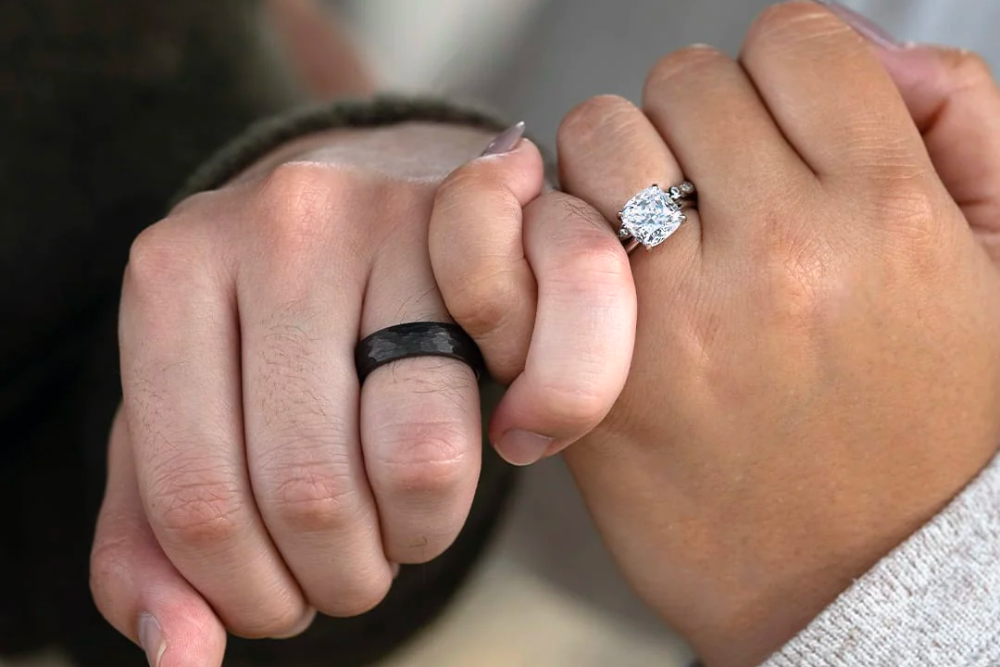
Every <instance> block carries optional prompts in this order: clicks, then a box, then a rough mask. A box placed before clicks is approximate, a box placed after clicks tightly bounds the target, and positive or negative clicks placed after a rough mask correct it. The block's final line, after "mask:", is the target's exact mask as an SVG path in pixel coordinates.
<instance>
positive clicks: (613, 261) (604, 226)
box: [532, 195, 632, 292]
mask: <svg viewBox="0 0 1000 667" xmlns="http://www.w3.org/2000/svg"><path fill="white" fill-rule="evenodd" d="M546 209H548V210H545V211H542V212H541V218H540V220H541V221H542V222H543V224H547V225H551V226H552V227H553V230H552V231H551V232H550V231H549V230H546V231H545V234H546V236H547V237H552V238H554V239H555V241H554V242H553V245H554V246H555V247H558V248H563V249H564V250H565V252H561V253H559V254H558V255H553V257H555V258H556V260H557V261H558V262H559V266H558V267H557V270H556V271H555V272H554V273H555V274H556V275H564V276H573V279H572V280H569V281H567V285H568V286H573V285H575V286H576V287H575V289H577V290H583V291H587V292H590V291H592V289H593V287H595V286H597V287H598V288H600V289H601V290H602V291H605V290H611V291H615V290H619V289H621V287H622V286H623V285H625V284H627V283H630V282H631V279H632V278H631V276H632V267H631V265H630V263H629V259H628V255H627V254H626V253H625V251H624V249H623V248H622V245H621V242H620V241H618V239H617V238H616V236H615V235H614V233H613V232H612V231H611V226H610V225H609V224H608V222H607V220H605V219H604V217H603V216H602V215H601V214H600V213H599V212H598V211H596V210H595V209H593V208H592V207H590V206H589V205H587V204H586V203H584V202H583V201H581V200H578V199H575V198H573V197H570V196H566V195H559V196H558V197H553V198H550V199H549V200H548V202H547V206H546ZM536 212H537V210H535V211H532V217H535V213H536Z"/></svg>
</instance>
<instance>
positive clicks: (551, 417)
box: [490, 193, 636, 465]
mask: <svg viewBox="0 0 1000 667" xmlns="http://www.w3.org/2000/svg"><path fill="white" fill-rule="evenodd" d="M524 216H525V218H524V219H525V222H524V243H525V251H526V254H527V256H528V261H529V263H530V264H531V268H532V271H533V273H534V275H535V279H536V280H537V281H538V307H537V312H536V315H535V326H534V331H533V332H532V335H531V344H530V347H529V349H528V356H527V361H526V363H525V367H524V372H523V373H521V375H520V376H519V377H518V378H517V379H516V380H515V381H514V383H513V384H512V385H511V387H510V389H509V390H508V391H507V393H506V394H505V395H504V398H503V400H502V401H501V403H500V405H499V406H497V409H496V412H495V413H494V415H493V419H492V422H491V424H490V440H491V441H492V442H493V443H494V445H495V447H496V448H497V451H498V452H499V453H500V455H501V456H503V457H504V458H505V459H507V461H509V462H511V463H513V464H516V465H529V464H532V463H535V462H536V461H538V460H539V459H542V458H544V457H545V456H551V455H552V454H555V453H557V452H559V451H561V450H562V449H564V448H565V447H567V446H569V445H570V444H572V443H573V442H575V441H576V440H578V439H580V438H582V437H583V436H585V435H586V434H587V433H589V432H590V431H591V430H592V429H593V428H594V427H596V426H597V425H598V424H600V422H601V421H602V420H603V419H604V418H605V417H606V416H607V414H608V412H610V410H611V408H612V407H613V406H614V404H615V401H617V400H618V396H619V394H620V393H621V391H622V389H623V388H624V386H625V380H626V378H627V377H628V372H629V368H630V366H631V363H632V350H633V347H634V344H635V326H636V294H635V285H634V283H633V280H632V271H631V266H630V264H629V260H628V255H627V254H626V253H625V249H624V248H623V247H622V244H621V242H620V241H619V240H618V236H617V235H616V234H615V232H614V231H613V229H612V227H611V225H610V224H609V223H608V222H607V221H606V220H605V219H604V217H603V216H602V215H601V214H600V213H599V212H598V211H597V210H596V209H594V208H593V207H591V206H590V205H589V204H587V203H585V202H583V201H581V200H579V199H576V198H574V197H571V196H569V195H565V194H562V193H552V194H548V195H544V196H543V197H541V198H539V199H537V200H535V201H534V202H532V203H531V204H530V205H529V206H528V207H527V209H526V210H525V214H524Z"/></svg>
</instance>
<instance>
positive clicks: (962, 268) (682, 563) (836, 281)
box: [539, 2, 1000, 665]
mask: <svg viewBox="0 0 1000 667" xmlns="http://www.w3.org/2000/svg"><path fill="white" fill-rule="evenodd" d="M956 71H957V70H956ZM893 73H894V75H896V76H897V78H901V77H900V71H899V70H894V71H893ZM974 83H975V85H977V86H978V87H980V88H982V85H983V81H982V79H981V77H980V78H977V79H976V80H975V81H974ZM900 84H901V86H900V87H901V89H902V90H903V93H904V96H905V98H906V102H909V104H910V107H911V108H910V109H908V108H907V105H906V104H905V103H904V100H903V99H902V98H901V95H900V89H897V87H896V85H894V82H893V79H892V78H890V76H888V75H887V73H886V69H885V68H884V67H883V65H882V63H881V62H880V60H879V57H877V56H876V53H875V51H874V50H873V49H872V48H871V46H870V45H869V44H867V43H866V42H865V41H863V40H862V38H861V37H859V35H858V34H857V33H856V32H854V31H853V30H851V29H850V28H848V27H847V26H846V25H844V24H843V23H842V22H841V21H839V20H838V19H837V18H835V17H834V16H833V15H832V14H831V13H829V12H828V11H827V10H825V9H824V8H822V7H820V6H819V5H817V4H814V3H803V2H791V3H784V4H780V5H777V6H775V7H773V8H771V9H770V10H769V11H767V12H766V13H765V15H764V16H763V17H762V18H761V19H760V20H759V21H758V22H757V23H756V25H755V26H754V27H753V29H752V30H751V32H750V35H749V36H748V38H747V41H746V44H745V47H744V49H743V52H742V55H741V57H740V62H736V61H733V60H732V59H730V58H729V57H727V56H725V55H724V54H722V53H720V52H718V51H715V50H712V49H709V48H705V47H697V48H692V49H687V50H684V51H681V52H679V53H676V54H674V55H672V56H669V57H667V58H665V59H664V60H663V61H661V62H660V63H659V64H658V65H657V66H656V67H655V68H654V69H653V71H652V72H651V74H650V76H649V79H648V84H647V87H646V90H645V93H644V100H643V110H642V111H640V110H638V109H636V108H634V107H632V106H631V105H629V104H628V103H627V102H625V101H624V100H620V99H616V98H598V99H595V100H592V101H591V102H589V103H587V104H585V105H583V106H582V107H580V108H579V109H577V110H576V111H575V112H574V113H572V114H571V115H570V116H569V117H568V118H567V120H566V121H565V123H564V124H563V127H562V130H561V133H560V158H561V170H562V176H563V184H564V186H565V188H566V189H567V191H568V192H569V193H571V194H573V195H575V196H577V197H579V198H580V199H581V200H582V201H583V202H586V207H593V208H595V209H597V210H598V211H600V212H601V213H602V214H603V216H604V218H605V219H607V220H609V221H610V220H614V218H615V216H616V214H617V213H618V211H619V210H620V209H621V208H622V206H623V204H624V203H625V202H626V201H627V200H628V199H629V198H630V197H632V196H633V195H634V194H635V193H637V192H638V191H640V190H642V189H643V188H645V187H648V186H649V185H650V184H652V183H659V184H661V185H665V184H673V183H677V182H679V181H681V180H682V179H683V178H684V177H687V178H690V179H691V180H693V181H694V182H695V183H696V184H697V185H698V187H699V190H700V208H699V211H698V212H695V213H692V214H691V215H690V221H689V222H688V223H687V224H686V225H684V226H682V227H681V229H680V230H679V231H678V232H677V233H676V234H675V235H674V236H673V237H672V238H670V239H669V240H668V241H667V242H666V243H665V244H664V245H663V246H660V247H658V248H656V249H654V250H653V251H652V252H650V253H646V252H644V251H639V252H638V253H637V254H636V255H635V256H634V257H633V262H632V267H633V271H634V275H635V285H636V290H637V292H638V299H639V302H638V307H639V321H638V328H637V333H636V347H635V358H634V365H633V369H632V372H631V375H630V379H629V382H628V384H627V385H626V387H625V389H624V392H623V393H622V396H621V399H620V400H619V401H618V403H617V405H616V406H615V408H614V409H613V410H612V412H611V413H610V415H609V416H608V418H607V419H606V420H605V421H604V422H603V424H601V426H599V427H598V429H597V430H596V431H595V432H594V433H592V434H591V435H590V436H588V437H587V438H585V439H584V440H583V441H581V442H580V443H578V444H577V445H576V446H574V447H573V448H572V449H570V450H568V452H567V458H568V460H569V462H570V465H571V467H572V469H573V472H574V474H575V476H576V479H577V481H578V483H579V486H580V488H581V489H582V492H583V494H584V495H585V497H586V498H587V501H588V503H589V506H590V508H591V510H592V512H593V514H594V517H595V519H596V521H597V523H598V525H599V526H600V528H601V530H602V532H603V534H604V536H605V538H606V539H607V541H608V543H609V545H610V546H611V548H612V550H613V551H614V552H615V554H616V556H617V558H618V560H619V562H620V564H621V565H622V567H623V569H624V570H625V572H626V573H627V575H628V576H629V578H630V579H631V581H632V583H633V584H634V586H635V587H636V589H637V590H638V591H639V592H640V594H642V595H643V596H644V597H645V599H646V600H647V601H649V602H650V603H651V604H652V605H653V606H654V608H655V609H656V610H657V611H659V613H660V614H661V615H662V617H663V618H664V620H665V621H667V622H668V623H669V624H670V625H673V626H674V627H676V628H678V629H679V630H680V631H681V632H682V633H683V634H684V635H685V636H686V637H687V638H688V639H689V640H690V641H691V642H692V643H693V644H694V646H695V647H696V648H697V649H698V650H699V652H700V653H701V654H702V656H703V658H704V659H705V660H706V662H707V664H709V665H750V664H755V663H757V662H759V661H760V660H762V659H764V658H765V657H767V655H768V654H769V653H770V652H771V651H772V650H774V649H776V648H777V647H779V646H780V645H781V644H782V643H783V642H785V641H786V640H788V639H789V638H790V637H791V636H793V635H794V634H795V633H796V632H797V631H799V630H800V629H801V628H803V627H804V626H805V625H806V624H807V623H808V622H809V621H810V620H811V619H812V618H813V617H814V616H815V615H816V614H817V613H818V612H819V611H820V610H822V609H823V608H824V607H825V606H827V605H828V604H829V603H830V602H831V601H832V600H833V599H834V598H835V597H836V595H837V594H838V593H839V592H841V591H842V590H844V588H846V587H847V586H848V585H849V584H850V582H851V581H852V579H853V578H855V577H857V576H859V575H861V574H862V573H864V572H865V571H866V570H868V569H869V568H870V567H871V566H872V565H873V564H874V563H875V562H876V561H877V560H879V559H880V558H881V557H883V556H884V555H885V554H886V553H887V552H888V551H890V550H891V549H892V548H893V547H894V546H896V545H898V544H899V543H900V542H901V541H903V540H904V539H905V538H906V537H907V536H909V535H911V534H912V533H913V532H914V531H915V530H917V529H918V528H919V527H920V526H921V525H922V524H923V523H924V522H926V521H927V520H928V519H929V518H930V517H932V516H933V515H934V514H935V513H937V512H938V511H940V510H941V509H942V508H943V507H944V506H945V505H946V504H947V503H948V501H949V500H950V499H951V498H953V497H954V496H955V495H956V494H957V493H958V492H959V491H960V490H961V489H962V488H963V486H964V485H966V484H967V483H968V482H969V480H970V479H972V478H973V477H974V476H975V475H976V474H977V472H978V471H980V470H981V469H982V468H983V466H984V465H985V464H986V463H987V462H988V461H989V460H990V459H991V458H992V457H993V456H994V455H995V453H996V450H997V445H998V443H1000V273H998V272H997V270H996V268H995V267H994V266H993V265H992V264H991V262H990V257H989V254H988V252H986V250H989V249H993V248H995V246H992V247H991V246H990V245H989V243H986V250H984V243H983V241H987V242H988V241H989V239H990V238H995V236H994V235H995V231H991V230H996V229H997V226H996V221H995V220H994V219H992V218H991V216H990V215H986V214H985V213H986V211H987V210H989V209H987V208H985V207H984V206H983V205H982V204H983V203H984V202H990V201H992V202H996V201H997V187H996V185H995V183H994V184H992V185H991V183H990V182H988V181H985V180H982V179H977V176H978V174H976V173H969V171H968V170H966V171H965V172H961V171H960V170H961V169H962V168H963V166H964V165H961V164H956V162H960V161H956V160H954V159H952V160H949V157H950V156H952V154H951V153H950V152H949V147H948V142H947V141H946V140H945V139H944V137H945V136H947V133H948V129H949V128H950V130H951V133H952V134H953V135H955V134H957V128H959V127H961V128H964V131H965V132H966V134H969V135H972V136H977V137H978V141H979V142H980V144H981V145H986V146H989V145H992V146H996V145H997V141H1000V140H998V138H997V135H996V131H995V130H993V129H990V130H989V131H984V129H983V128H984V127H989V126H988V125H985V126H984V125H977V126H976V127H977V128H979V129H969V127H968V124H967V123H958V124H952V123H950V122H949V120H950V119H949V114H954V115H959V116H961V115H962V114H964V118H965V119H966V120H967V121H969V122H971V123H974V122H975V119H976V114H977V113H980V112H975V111H972V110H970V109H965V111H962V106H963V104H964V101H967V100H965V98H964V97H963V96H967V97H968V99H976V100H977V101H979V102H980V103H981V102H982V100H987V101H988V103H989V104H990V105H991V107H990V111H989V112H988V111H985V110H984V111H982V112H981V113H982V114H983V118H987V117H989V114H990V113H992V114H993V117H994V118H995V117H997V116H998V113H997V111H998V108H1000V104H998V103H997V99H998V95H997V93H996V91H995V90H993V91H992V92H989V93H986V92H984V91H979V92H977V93H973V92H970V91H966V90H965V89H963V88H962V87H959V86H956V87H955V88H954V89H953V90H954V92H956V93H958V95H957V96H956V97H954V98H953V99H954V100H955V106H954V107H950V106H949V105H948V104H944V105H942V106H943V108H944V111H943V112H942V113H940V114H931V115H930V116H927V115H926V114H925V113H924V112H926V108H925V107H923V106H921V105H920V103H919V102H920V100H919V99H918V98H919V97H920V96H919V95H918V94H917V93H918V92H919V91H918V90H917V88H918V86H917V84H916V83H915V82H913V81H910V82H909V87H907V82H906V81H905V80H901V82H900ZM945 88H946V86H943V87H942V88H941V89H940V90H944V89H945ZM922 94H926V95H927V96H932V95H931V93H930V92H928V89H927V88H926V87H925V88H923V89H922ZM911 113H912V116H911ZM914 117H916V118H917V121H918V123H920V124H921V127H922V128H923V129H925V131H926V132H925V136H924V137H921V133H920V132H919V131H918V129H917V127H916V126H915V123H914ZM933 128H940V130H939V131H940V134H938V133H936V132H935V131H934V129H933ZM925 142H926V143H925ZM963 150H964V151H965V154H966V155H967V156H969V158H970V159H971V157H972V156H974V155H977V154H976V152H975V151H974V150H972V149H971V147H970V146H969V143H968V141H966V143H965V148H964V149H963ZM929 153H930V154H929ZM977 159H978V160H979V163H980V164H981V163H983V162H987V161H989V166H990V168H991V169H992V170H993V171H992V172H991V173H996V171H995V170H996V169H997V162H996V161H995V160H993V161H990V160H988V159H987V158H984V157H982V156H981V155H979V156H978V158H977ZM936 166H938V167H939V169H940V172H941V173H938V171H937V170H936V169H935V167H936ZM958 173H964V174H965V179H963V178H960V177H958ZM946 186H947V187H946ZM963 188H964V189H963ZM973 193H974V194H973ZM956 200H957V203H956ZM994 205H995V204H994ZM553 222H555V221H553ZM539 224H544V221H540V222H539ZM970 224H971V225H973V226H974V229H973V228H970ZM984 230H985V233H984ZM576 277H579V276H567V277H566V278H565V279H566V280H572V279H573V278H576Z"/></svg>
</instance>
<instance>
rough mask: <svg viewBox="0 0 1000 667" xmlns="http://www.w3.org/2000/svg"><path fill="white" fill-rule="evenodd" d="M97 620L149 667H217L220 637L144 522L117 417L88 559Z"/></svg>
mask: <svg viewBox="0 0 1000 667" xmlns="http://www.w3.org/2000/svg"><path fill="white" fill-rule="evenodd" d="M90 587H91V591H92V592H93V595H94V602H95V603H96V604H97V608H98V609H99V610H100V611H101V614H102V615H103V616H104V617H105V618H106V619H107V620H108V621H109V622H110V623H111V625H113V626H114V627H115V629H116V630H118V631H119V632H121V633H122V634H123V635H125V636H126V637H128V638H129V639H131V640H132V641H134V642H136V643H137V644H139V645H140V646H141V647H142V648H143V650H144V651H145V652H146V657H147V659H148V661H149V664H150V667H219V665H221V664H222V657H223V653H224V651H225V647H226V632H225V629H224V628H223V626H222V623H221V622H220V621H219V619H218V618H217V617H216V615H215V612H213V611H212V608H211V607H210V606H209V605H208V603H207V602H206V601H205V600H204V599H203V598H202V597H201V595H199V594H198V592H197V591H196V590H195V589H194V588H192V587H191V585H190V584H189V583H188V582H187V581H185V579H184V578H183V577H182V576H181V575H180V573H178V572H177V570H176V569H174V566H173V565H172V564H171V563H170V561H169V560H168V559H167V557H166V556H165V555H164V553H163V551H162V550H161V549H160V546H159V544H158V543H157V541H156V538H155V537H154V536H153V532H152V530H151V529H150V527H149V524H148V523H147V522H146V518H145V513H144V512H143V509H142V502H141V500H140V498H139V490H138V488H137V487H136V482H135V470H134V467H133V463H132V453H131V447H130V445H129V438H128V432H127V429H126V428H125V424H124V420H123V419H122V418H121V414H120V413H119V415H118V416H117V417H116V418H115V423H114V426H113V427H112V430H111V442H110V445H109V456H108V488H107V491H106V493H105V497H104V505H103V506H102V507H101V513H100V517H99V518H98V522H97V533H96V535H95V537H94V548H93V551H92V553H91V563H90Z"/></svg>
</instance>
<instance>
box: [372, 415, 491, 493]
mask: <svg viewBox="0 0 1000 667" xmlns="http://www.w3.org/2000/svg"><path fill="white" fill-rule="evenodd" d="M377 438H378V439H379V444H378V451H379V452H382V454H381V455H380V456H379V458H378V461H377V464H378V465H377V468H378V469H379V471H380V472H379V473H378V476H379V477H380V478H381V479H380V480H379V482H380V484H381V485H382V486H383V487H385V488H386V490H387V492H388V493H389V495H391V496H394V497H400V496H402V497H406V498H409V499H439V498H447V497H450V496H451V495H452V494H454V493H456V492H457V491H458V490H459V489H461V488H463V487H465V486H467V485H468V483H469V481H470V478H473V477H474V463H475V462H474V460H473V457H472V456H470V451H471V450H472V449H473V443H470V442H469V439H468V437H467V436H466V434H465V432H464V429H463V428H462V427H461V426H460V425H459V424H456V423H453V422H425V423H420V424H408V425H406V427H405V428H401V427H399V426H394V427H390V428H388V429H385V430H384V431H382V432H381V433H379V434H378V435H377ZM477 444H478V443H477Z"/></svg>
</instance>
